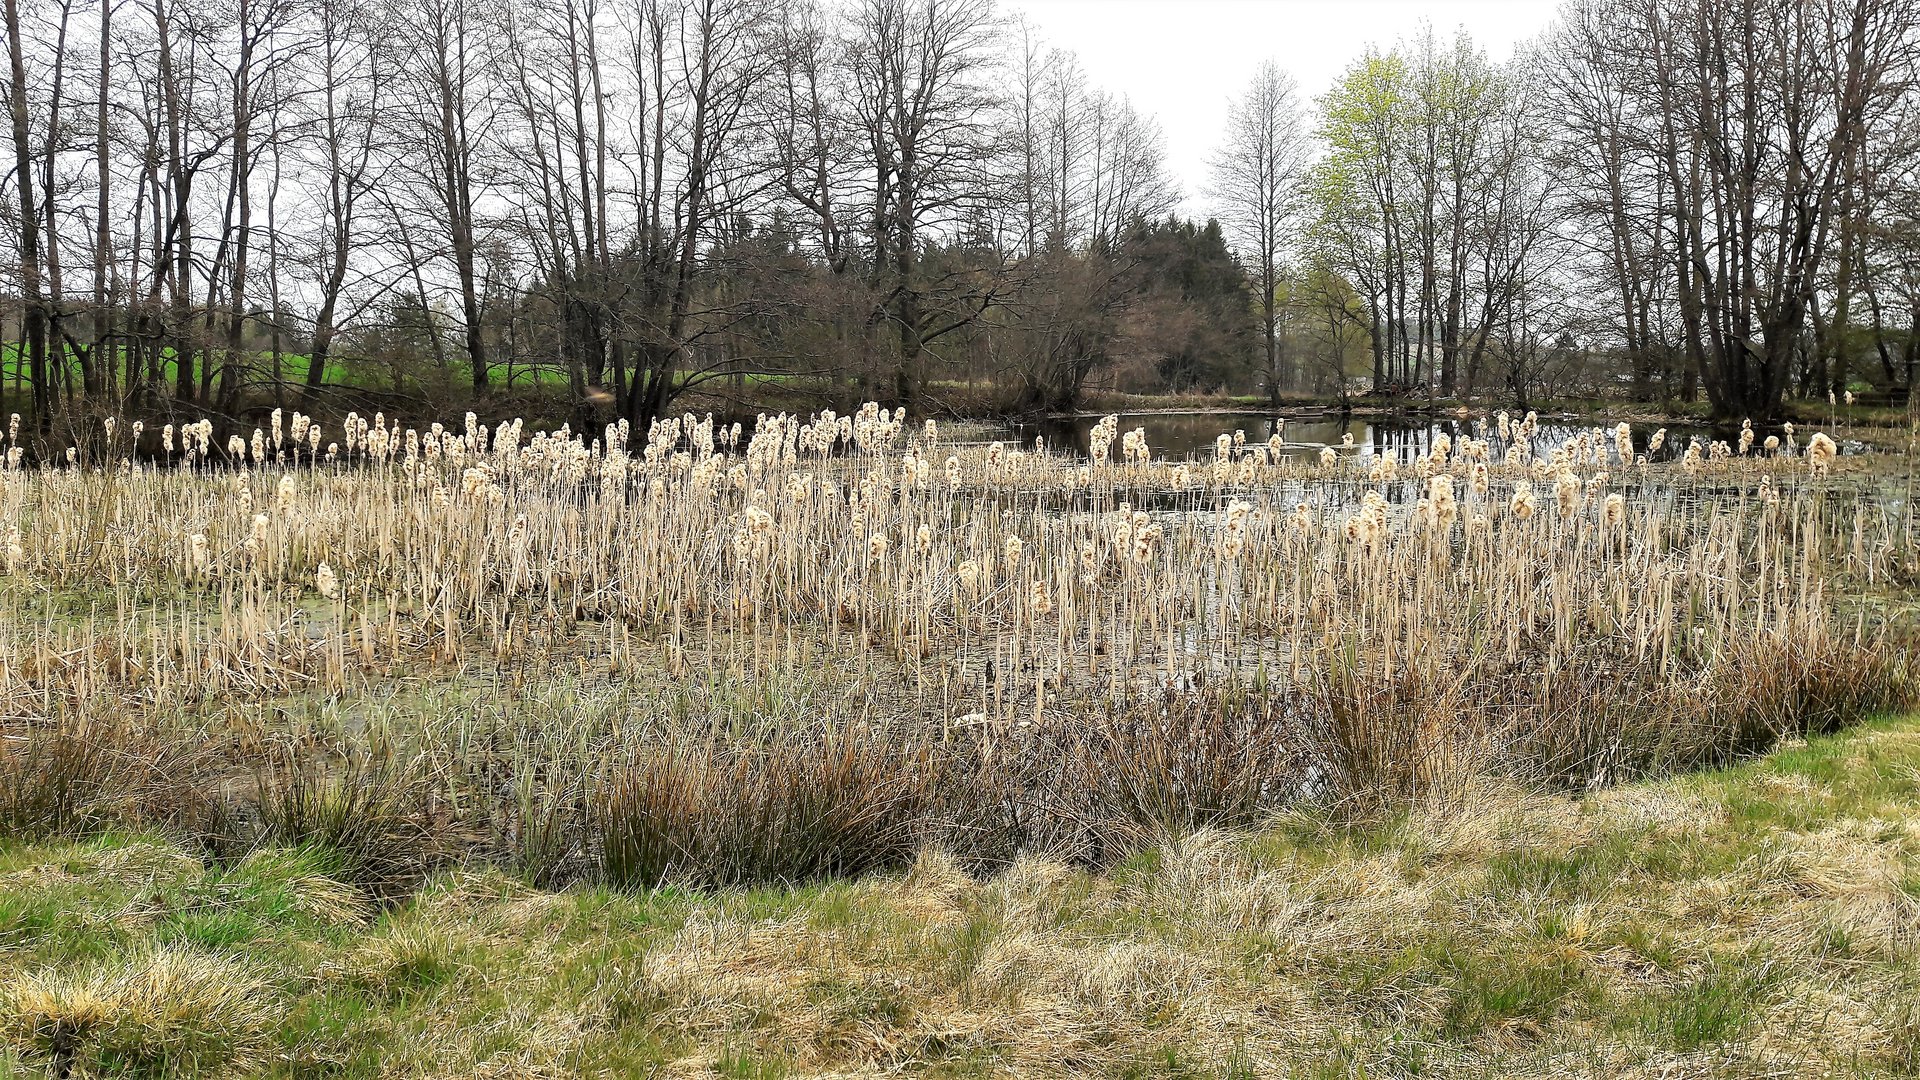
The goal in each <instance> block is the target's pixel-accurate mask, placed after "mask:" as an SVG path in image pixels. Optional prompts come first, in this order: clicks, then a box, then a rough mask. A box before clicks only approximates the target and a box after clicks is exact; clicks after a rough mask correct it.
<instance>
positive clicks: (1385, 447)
mask: <svg viewBox="0 0 1920 1080" xmlns="http://www.w3.org/2000/svg"><path fill="white" fill-rule="evenodd" d="M1119 415H1120V431H1121V433H1122V434H1124V433H1126V432H1129V431H1132V430H1134V429H1135V428H1143V429H1145V431H1146V436H1147V446H1148V448H1149V449H1150V450H1152V451H1153V455H1154V456H1155V457H1157V458H1166V459H1170V460H1174V461H1179V460H1182V459H1185V458H1210V457H1212V456H1213V447H1214V440H1215V439H1216V438H1218V437H1219V436H1220V435H1221V434H1222V433H1226V434H1232V433H1233V432H1235V431H1243V432H1245V433H1246V441H1247V444H1248V445H1252V444H1255V443H1264V442H1266V441H1267V439H1268V437H1269V436H1271V435H1272V434H1273V432H1274V426H1275V424H1276V423H1281V422H1284V424H1285V427H1284V428H1283V429H1282V432H1281V437H1282V439H1283V440H1284V441H1285V443H1286V447H1285V450H1284V451H1283V452H1284V453H1285V454H1286V455H1287V456H1288V457H1295V458H1302V459H1312V458H1316V457H1318V455H1319V453H1320V451H1321V449H1322V448H1323V447H1328V446H1335V447H1337V446H1340V445H1341V441H1342V440H1343V439H1344V438H1345V437H1346V436H1347V435H1352V436H1353V445H1354V448H1355V449H1356V450H1357V451H1362V452H1365V451H1371V452H1372V453H1373V454H1375V455H1378V456H1381V457H1398V458H1399V459H1401V460H1402V461H1411V460H1413V458H1415V457H1417V456H1419V455H1421V454H1424V453H1426V452H1427V450H1428V448H1429V447H1431V446H1432V444H1433V438H1434V436H1435V435H1439V434H1442V433H1445V434H1446V435H1447V437H1448V438H1450V439H1452V440H1453V441H1454V442H1456V443H1457V442H1458V441H1459V439H1460V437H1461V436H1463V435H1470V436H1472V437H1473V438H1476V439H1481V438H1489V437H1493V436H1494V435H1495V434H1497V433H1496V432H1494V431H1493V430H1492V429H1494V428H1496V427H1497V424H1498V421H1496V420H1494V419H1493V414H1491V413H1490V414H1488V417H1487V421H1486V426H1487V428H1488V429H1489V430H1488V431H1482V430H1481V424H1480V421H1479V420H1478V419H1475V420H1472V421H1461V420H1452V419H1429V418H1427V417H1378V416H1374V417H1362V416H1343V415H1341V414H1340V413H1337V412H1329V413H1321V414H1314V415H1306V416H1285V417H1274V416H1264V415H1260V414H1258V413H1241V412H1154V413H1121V414H1119ZM1514 419H1515V421H1516V422H1517V421H1518V420H1519V415H1515V416H1514ZM1100 420H1101V417H1099V416H1096V415H1082V416H1051V417H1046V418H1043V419H1039V420H1034V421H1028V422H1022V423H1016V424H1011V425H1008V426H1007V427H1005V428H1004V429H1003V433H1004V437H1005V438H1006V439H1007V440H1009V441H1016V442H1018V443H1020V444H1021V445H1023V446H1025V447H1028V448H1031V447H1032V445H1033V441H1034V440H1035V439H1036V438H1045V439H1046V441H1047V447H1048V448H1049V449H1052V450H1066V449H1069V448H1071V449H1072V450H1074V451H1075V452H1077V453H1080V454H1085V453H1086V452H1087V446H1088V441H1089V437H1090V435H1091V433H1092V431H1093V428H1094V426H1095V425H1096V424H1098V423H1099V422H1100ZM1660 426H1662V425H1655V424H1635V425H1634V426H1633V437H1634V438H1633V441H1634V445H1635V446H1636V447H1638V448H1639V449H1640V451H1641V452H1643V453H1644V452H1645V451H1646V446H1647V440H1648V438H1649V437H1650V436H1651V435H1652V434H1653V432H1654V431H1655V430H1657V429H1658V428H1659V427H1660ZM1664 426H1665V427H1666V429H1667V438H1666V442H1665V444H1664V445H1663V446H1662V447H1661V448H1660V452H1659V453H1658V454H1657V455H1656V458H1657V459H1660V460H1665V459H1670V458H1677V457H1678V456H1679V455H1680V454H1681V453H1683V452H1685V450H1686V447H1687V440H1688V438H1689V437H1691V436H1696V435H1697V436H1699V437H1700V438H1701V439H1702V440H1705V439H1706V438H1707V437H1708V436H1709V434H1710V432H1709V429H1708V428H1707V427H1705V426H1703V425H1686V424H1667V425H1664ZM1594 427H1601V428H1604V429H1605V430H1606V431H1607V432H1608V433H1609V434H1608V439H1609V445H1611V438H1612V436H1611V432H1612V429H1613V425H1612V424H1611V423H1606V424H1600V423H1585V424H1573V423H1561V422H1552V421H1545V420H1543V421H1540V422H1539V424H1538V430H1537V432H1536V433H1535V435H1534V441H1533V445H1534V447H1535V449H1536V450H1537V451H1538V452H1539V453H1543V454H1544V453H1546V452H1547V451H1548V450H1550V449H1552V448H1554V447H1557V446H1559V445H1560V444H1561V443H1563V442H1565V441H1566V440H1567V439H1570V438H1573V437H1576V436H1578V435H1579V434H1580V432H1582V431H1590V430H1592V429H1593V428H1594ZM1804 438H1805V435H1804V434H1803V435H1802V439H1803V441H1804ZM1113 453H1114V454H1115V455H1116V456H1117V455H1118V454H1119V453H1120V443H1119V440H1118V439H1116V440H1115V442H1114V446H1113Z"/></svg>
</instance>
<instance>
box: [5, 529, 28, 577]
mask: <svg viewBox="0 0 1920 1080" xmlns="http://www.w3.org/2000/svg"><path fill="white" fill-rule="evenodd" d="M26 564H27V549H26V545H25V544H24V543H22V542H21V537H20V526H18V525H9V526H7V550H6V565H7V573H9V574H12V573H17V572H19V570H20V568H21V567H22V566H25V565H26Z"/></svg>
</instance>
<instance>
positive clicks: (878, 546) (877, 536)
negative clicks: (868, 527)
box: [867, 532, 887, 563]
mask: <svg viewBox="0 0 1920 1080" xmlns="http://www.w3.org/2000/svg"><path fill="white" fill-rule="evenodd" d="M886 558H887V534H886V533H881V532H877V533H873V534H871V535H869V536H868V537H867V561H868V562H873V563H878V562H884V561H886Z"/></svg>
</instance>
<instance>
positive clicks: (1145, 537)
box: [1133, 523, 1161, 566]
mask: <svg viewBox="0 0 1920 1080" xmlns="http://www.w3.org/2000/svg"><path fill="white" fill-rule="evenodd" d="M1160 536H1161V528H1160V526H1159V524H1158V523H1155V524H1152V525H1149V526H1147V527H1146V528H1144V529H1140V530H1138V531H1136V532H1135V533H1134V537H1133V561H1134V563H1135V564H1136V565H1140V566H1145V565H1146V564H1147V563H1149V562H1151V561H1153V549H1154V545H1155V544H1157V543H1159V542H1160Z"/></svg>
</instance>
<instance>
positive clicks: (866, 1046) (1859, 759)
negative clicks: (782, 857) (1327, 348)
mask: <svg viewBox="0 0 1920 1080" xmlns="http://www.w3.org/2000/svg"><path fill="white" fill-rule="evenodd" d="M1916 796H1920V719H1915V720H1891V719H1889V720H1882V721H1877V722H1874V723H1870V724H1866V725H1863V726H1861V727H1859V728H1857V729H1854V730H1852V731H1848V732H1846V733H1843V734H1840V735H1835V736H1828V737H1821V738H1816V739H1813V740H1810V741H1809V742H1807V743H1805V744H1804V745H1794V746H1789V747H1785V748H1782V749H1780V750H1778V751H1776V752H1775V753H1773V754H1771V755H1769V756H1766V757H1764V758H1760V759H1757V760H1755V761H1752V762H1749V763H1746V764H1743V765H1741V766H1738V767H1736V768H1731V769H1727V770H1724V771H1718V772H1710V773H1701V774H1695V775H1689V776H1682V777H1676V778H1672V779H1669V780H1666V781H1662V782H1659V783H1653V784H1645V785H1635V786H1630V787H1626V788H1621V789H1616V790H1610V791H1602V792H1597V793H1594V794H1591V795H1589V796H1586V797H1583V798H1569V797H1564V796H1544V795H1536V794H1528V793H1525V792H1519V791H1515V790H1512V789H1507V788H1498V787H1495V788H1488V789H1486V790H1484V791H1482V792H1479V793H1477V794H1476V795H1475V796H1474V797H1472V798H1470V799H1469V800H1468V801H1467V802H1466V803H1465V804H1464V805H1465V808H1464V809H1462V807H1461V806H1460V805H1450V806H1448V807H1446V808H1429V807H1414V808H1412V809H1410V810H1408V811H1406V812H1404V813H1401V814H1398V815H1396V816H1393V817H1391V818H1387V819H1382V820H1377V821H1373V822H1370V823H1363V824H1337V823H1335V822H1334V821H1332V820H1331V819H1327V818H1321V817H1317V816H1315V815H1311V814H1298V815H1294V816H1291V817H1289V818H1287V819H1284V820H1281V821H1278V822H1275V823H1274V824H1273V825H1272V826H1271V827H1269V828H1267V829H1264V830H1261V831H1258V832H1256V833H1252V834H1240V835H1214V834H1203V835H1201V836H1198V837H1194V838H1190V839H1186V840H1182V841H1178V842H1170V843H1168V844H1166V845H1163V846H1162V847H1160V848H1158V849H1156V850H1153V851H1150V852H1148V853H1145V854H1143V855H1141V856H1138V857H1136V858H1134V859H1131V860H1129V861H1128V862H1127V863H1125V864H1124V865H1122V866H1120V867H1118V868H1117V869H1116V870H1114V871H1113V872H1111V873H1109V874H1105V875H1100V874H1090V873H1088V872H1086V871H1083V870H1077V869H1072V868H1068V867H1065V866H1059V865H1055V864H1049V863H1045V862H1040V861H1033V860H1023V861H1021V862H1019V863H1016V864H1015V865H1014V866H1013V867H1011V868H1009V869H1007V870H1005V871H1004V872H1002V873H999V874H997V875H995V876H992V877H988V878H985V879H977V878H973V877H969V876H967V875H965V874H963V873H961V872H960V871H959V870H958V869H956V868H955V867H953V866H952V865H951V864H949V863H947V862H945V861H944V860H942V859H941V858H940V857H938V856H935V855H928V856H923V857H922V858H921V860H920V862H919V863H918V864H917V865H916V866H915V867H914V868H913V869H912V870H911V871H909V872H907V873H905V874H901V875H895V876H879V877H870V878H865V879H862V880H859V881H828V882H824V883H815V884H811V885H806V886H800V887H777V886H776V887H764V886H763V887H755V888H742V889H732V890H721V891H717V892H701V891H689V890H684V889H677V888H663V889H656V890H652V891H644V892H621V891H613V890H608V889H605V888H581V889H577V890H574V891H570V892H564V893H547V892H540V891H536V890H532V889H529V888H528V887H526V886H525V885H523V884H521V883H519V882H517V881H514V880H513V879H511V878H509V877H507V876H505V875H504V874H502V873H500V872H498V871H464V870H463V871H454V872H451V873H446V874H443V875H442V876H440V877H437V878H435V879H433V880H431V881H429V882H427V883H426V884H425V886H424V887H422V888H421V889H420V890H419V891H417V892H415V893H414V894H412V895H411V896H409V897H407V898H405V899H404V900H403V901H402V902H400V903H399V904H398V905H396V906H387V907H383V906H382V904H381V902H380V900H379V898H378V897H377V896H375V895H373V894H370V893H368V892H367V891H365V889H363V888H362V887H360V886H359V885H357V884H355V882H354V880H353V879H352V875H351V873H350V871H351V866H350V865H348V864H346V863H344V862H343V861H342V860H341V858H340V857H339V855H338V854H337V853H336V852H334V851H332V850H330V849H329V848H327V847H326V846H325V845H324V844H323V843H316V844H314V845H310V846H307V847H301V848H287V849H273V850H266V851H260V852H255V853H253V854H251V855H248V856H246V857H244V858H241V859H239V860H237V861H233V862H228V863H220V862H209V861H206V860H203V859H202V858H201V857H200V856H199V855H198V854H196V853H194V852H192V851H190V850H189V849H187V848H185V847H182V846H181V845H180V844H179V843H177V842H175V841H172V840H169V839H166V838H161V837H153V836H139V835H124V834H108V835H104V836H98V837H94V838H92V839H88V840H84V841H43V842H29V841H25V840H18V839H16V840H10V841H4V842H0V996H4V999H5V1003H4V1004H3V1005H0V1075H5V1073H6V1070H7V1069H8V1068H9V1067H10V1068H12V1069H13V1070H14V1071H15V1072H17V1073H20V1074H22V1075H34V1074H35V1073H36V1072H38V1071H44V1070H47V1069H48V1068H49V1067H50V1066H57V1065H58V1064H60V1063H61V1062H65V1063H67V1064H69V1065H72V1066H74V1067H75V1068H76V1069H77V1070H78V1071H79V1072H80V1073H84V1074H88V1075H125V1076H219V1075H263V1076H285V1077H293V1076H308V1075H321V1074H324V1075H329V1076H339V1077H374V1076H445V1075H473V1074H489V1075H572V1074H576V1073H580V1072H588V1073H594V1072H597V1073H598V1074H603V1075H636V1074H637V1075H644V1074H648V1073H655V1072H657V1073H662V1074H669V1075H707V1076H721V1077H755V1078H758V1077H795V1076H810V1075H818V1074H821V1073H823V1072H836V1071H840V1072H855V1073H859V1072H895V1073H901V1074H905V1075H924V1076H950V1077H958V1076H993V1075H1004V1074H1008V1073H1015V1074H1033V1075H1063V1074H1064V1075H1093V1076H1141V1077H1148V1076H1156V1077H1171V1076H1179V1077H1242V1076H1270V1075H1292V1076H1359V1075H1366V1076H1401V1075H1417V1074H1427V1075H1449V1076H1452V1075H1468V1076H1488V1077H1493V1076H1508V1075H1534V1076H1558V1075H1567V1074H1587V1075H1615V1076H1620V1075H1647V1076H1652V1075H1673V1074H1676V1073H1684V1074H1688V1075H1695V1074H1699V1075H1704V1074H1708V1073H1713V1074H1752V1073H1761V1072H1771V1073H1775V1074H1784V1073H1795V1074H1822V1075H1845V1076H1862V1077H1868V1076H1903V1075H1904V1076H1910V1075H1914V1074H1915V1070H1916V1067H1920V1010H1916V1009H1915V1008H1914V1007H1913V1006H1912V1002H1913V1001H1915V1000H1920V997H1917V994H1920V955H1917V950H1920V940H1916V935H1915V934H1914V933H1913V929H1912V928H1913V926H1914V925H1916V920H1917V919H1920V798H1917V797H1916ZM230 987H231V988H236V989H230Z"/></svg>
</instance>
